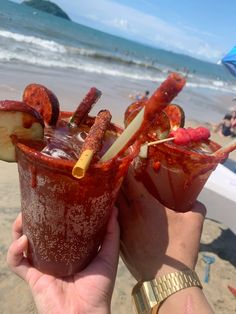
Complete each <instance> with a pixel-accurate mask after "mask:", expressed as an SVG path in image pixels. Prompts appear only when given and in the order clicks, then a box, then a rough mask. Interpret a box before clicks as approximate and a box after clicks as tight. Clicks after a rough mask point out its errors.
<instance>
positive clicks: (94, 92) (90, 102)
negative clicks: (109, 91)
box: [68, 87, 102, 128]
mask: <svg viewBox="0 0 236 314" xmlns="http://www.w3.org/2000/svg"><path fill="white" fill-rule="evenodd" d="M101 95H102V92H101V91H100V90H98V89H97V88H95V87H92V88H90V90H89V92H88V93H87V95H86V96H85V97H84V99H83V100H82V101H81V103H80V104H79V106H78V107H77V109H76V110H75V112H74V114H73V116H72V117H71V119H70V121H69V123H68V126H69V127H72V128H73V127H78V126H79V125H80V123H81V122H82V121H83V120H84V119H85V118H86V117H87V115H88V113H89V112H90V110H91V109H92V108H93V106H94V104H95V103H96V102H97V101H98V99H99V98H100V97H101Z"/></svg>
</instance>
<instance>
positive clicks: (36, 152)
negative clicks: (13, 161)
mask: <svg viewBox="0 0 236 314" xmlns="http://www.w3.org/2000/svg"><path fill="white" fill-rule="evenodd" d="M67 116H69V114H68V113H65V117H67ZM70 116H71V114H70ZM61 118H63V114H62V115H61ZM93 121H94V120H93V118H90V117H88V119H87V121H86V123H88V124H91V123H92V122H93ZM109 132H112V133H113V134H116V135H118V134H119V133H120V132H121V129H120V128H119V127H118V126H115V125H114V124H111V125H110V128H109ZM39 146H40V144H37V145H36V144H35V143H32V145H31V144H30V145H29V144H28V143H27V144H25V143H18V144H17V148H16V151H17V162H18V171H19V181H20V191H21V210H22V217H23V233H24V234H26V236H27V237H28V241H29V245H28V251H27V258H28V260H29V262H30V263H31V264H32V265H33V266H34V267H36V268H37V269H38V270H40V271H42V272H43V273H47V274H51V275H54V276H58V277H65V276H70V275H72V274H74V273H76V272H78V271H80V270H82V269H83V268H85V267H86V266H87V265H88V263H89V262H90V261H91V260H92V259H93V258H94V257H95V256H96V254H97V253H98V251H99V248H100V246H101V244H102V241H103V238H104V235H105V232H106V227H107V222H108V219H109V216H110V212H111V209H112V207H113V206H114V203H115V200H116V196H117V193H118V191H119V188H120V186H121V184H122V180H123V178H124V176H125V175H126V172H127V170H128V167H129V165H130V163H131V161H132V159H133V158H134V155H135V150H130V152H129V154H126V155H124V156H121V157H119V158H116V157H115V158H112V159H111V160H108V161H107V162H104V163H99V162H97V163H93V164H91V165H90V167H89V169H88V170H87V172H86V174H85V176H84V178H82V179H77V178H75V177H73V176H72V169H73V166H74V164H75V162H74V161H72V160H63V159H56V158H53V157H51V156H47V155H45V154H43V153H42V152H41V147H39Z"/></svg>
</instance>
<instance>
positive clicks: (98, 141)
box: [72, 110, 111, 179]
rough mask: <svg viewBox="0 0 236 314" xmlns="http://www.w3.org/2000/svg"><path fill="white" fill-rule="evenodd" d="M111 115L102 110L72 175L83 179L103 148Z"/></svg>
mask: <svg viewBox="0 0 236 314" xmlns="http://www.w3.org/2000/svg"><path fill="white" fill-rule="evenodd" d="M110 121H111V114H110V112H109V111H108V110H101V111H100V112H99V113H98V115H97V117H96V119H95V121H94V124H93V125H92V127H91V129H90V131H89V133H88V135H87V137H86V139H85V141H84V144H83V146H82V149H81V153H80V157H79V160H78V161H77V163H76V164H75V166H74V168H73V170H72V175H73V176H74V177H76V178H78V179H82V178H83V177H84V176H85V173H86V171H87V169H88V167H89V165H90V163H91V161H92V159H93V157H94V155H95V154H96V153H97V152H99V150H100V149H101V146H102V139H103V136H104V134H105V132H106V130H107V128H108V126H109V124H110Z"/></svg>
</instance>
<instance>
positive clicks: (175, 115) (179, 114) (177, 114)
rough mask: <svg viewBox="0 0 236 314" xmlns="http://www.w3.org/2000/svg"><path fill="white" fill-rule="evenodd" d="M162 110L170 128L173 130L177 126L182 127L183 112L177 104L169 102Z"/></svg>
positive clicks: (183, 120) (183, 121)
mask: <svg viewBox="0 0 236 314" xmlns="http://www.w3.org/2000/svg"><path fill="white" fill-rule="evenodd" d="M163 111H164V112H165V113H166V114H167V116H168V118H169V121H170V128H171V130H173V131H175V130H176V129H178V128H183V127H184V123H185V114H184V110H183V109H182V108H181V107H180V106H179V105H176V104H169V105H168V106H166V107H165V108H164V109H163Z"/></svg>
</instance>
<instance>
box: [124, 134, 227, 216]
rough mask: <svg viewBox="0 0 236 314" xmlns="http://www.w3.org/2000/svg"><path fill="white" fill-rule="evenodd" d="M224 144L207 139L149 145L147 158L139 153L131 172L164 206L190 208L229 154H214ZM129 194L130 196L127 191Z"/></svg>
mask: <svg viewBox="0 0 236 314" xmlns="http://www.w3.org/2000/svg"><path fill="white" fill-rule="evenodd" d="M220 147H221V146H220V145H218V144H217V143H215V142H213V141H211V140H206V141H202V142H200V143H198V144H196V143H195V144H193V145H192V146H191V145H190V146H189V145H187V146H182V145H175V144H174V143H172V142H166V143H161V144H157V145H153V146H149V148H148V156H147V158H140V157H136V158H135V160H134V161H133V163H132V166H131V168H132V176H134V177H135V179H136V181H139V183H141V185H140V184H139V189H142V188H143V189H146V190H147V191H148V192H149V194H150V195H152V196H153V197H154V198H155V199H157V200H158V201H159V202H161V203H162V204H163V205H164V206H166V207H168V208H170V209H173V210H175V211H178V212H186V211H188V210H190V209H191V208H192V206H193V204H194V203H195V201H196V200H197V197H198V195H199V193H200V192H201V190H202V188H203V187H204V185H205V183H206V181H207V179H208V178H209V176H210V174H211V173H212V171H213V170H214V169H215V168H216V166H217V165H218V164H219V163H220V162H222V161H223V160H224V159H225V158H226V157H227V156H226V155H225V154H221V155H220V156H217V155H215V154H214V152H216V151H217V150H219V148H220ZM127 197H129V196H128V195H127Z"/></svg>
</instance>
